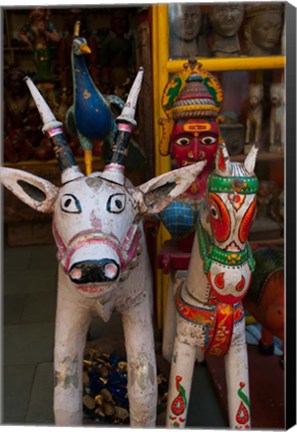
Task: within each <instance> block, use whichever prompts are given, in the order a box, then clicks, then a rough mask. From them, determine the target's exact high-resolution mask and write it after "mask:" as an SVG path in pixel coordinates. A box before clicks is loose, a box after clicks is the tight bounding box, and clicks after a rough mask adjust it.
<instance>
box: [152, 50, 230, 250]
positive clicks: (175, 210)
mask: <svg viewBox="0 0 297 432" xmlns="http://www.w3.org/2000/svg"><path fill="white" fill-rule="evenodd" d="M222 100H223V92H222V89H221V87H220V84H219V82H218V81H217V80H216V78H215V77H214V76H213V75H212V74H210V73H209V72H207V71H206V70H204V69H202V67H201V64H200V63H197V60H196V59H195V58H192V59H190V60H189V61H188V63H187V64H185V66H184V69H183V71H182V72H180V73H177V74H176V75H174V76H173V77H172V78H171V79H170V81H169V82H168V83H167V85H166V87H165V88H164V91H163V96H162V106H163V110H164V111H165V113H166V115H167V118H166V119H161V120H160V123H161V124H162V127H163V134H162V139H161V142H160V153H161V155H162V156H167V155H168V154H169V153H170V152H171V155H172V157H173V159H174V161H175V163H176V165H177V166H178V167H182V166H186V165H190V164H192V163H194V162H197V161H202V160H204V161H206V165H205V167H204V169H203V171H202V172H201V173H200V175H199V178H197V179H196V180H195V181H194V183H193V184H192V185H191V187H190V188H189V189H188V190H187V191H186V192H185V193H184V194H183V195H181V196H180V197H179V198H178V200H176V201H174V202H173V203H172V204H171V205H170V206H169V207H168V208H167V210H164V211H163V212H161V213H160V214H159V217H160V219H161V220H162V222H163V224H164V225H165V227H166V228H167V229H168V231H169V233H170V234H171V236H172V238H173V239H185V238H186V237H188V236H189V234H192V233H193V232H194V230H195V224H196V220H197V217H198V214H199V208H200V205H201V202H202V200H203V198H204V195H205V193H206V182H207V178H208V175H209V173H210V171H211V170H212V169H213V167H214V160H215V155H216V151H217V148H218V144H219V137H220V132H219V112H220V108H221V104H222ZM190 247H191V245H190Z"/></svg>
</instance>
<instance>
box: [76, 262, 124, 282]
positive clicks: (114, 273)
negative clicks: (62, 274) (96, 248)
mask: <svg viewBox="0 0 297 432" xmlns="http://www.w3.org/2000/svg"><path fill="white" fill-rule="evenodd" d="M119 274H120V266H119V265H118V264H117V262H116V261H115V260H113V259H108V258H106V259H101V260H87V261H80V262H76V263H74V264H73V265H72V266H71V268H70V270H69V276H70V279H71V280H72V282H74V283H75V284H77V285H82V284H88V283H92V284H94V283H103V282H113V281H115V280H116V279H117V278H118V277H119Z"/></svg>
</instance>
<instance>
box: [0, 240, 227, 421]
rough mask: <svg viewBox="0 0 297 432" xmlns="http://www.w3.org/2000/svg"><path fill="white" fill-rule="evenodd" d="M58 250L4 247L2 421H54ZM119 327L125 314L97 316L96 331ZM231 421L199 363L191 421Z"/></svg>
mask: <svg viewBox="0 0 297 432" xmlns="http://www.w3.org/2000/svg"><path fill="white" fill-rule="evenodd" d="M55 253H56V249H55V247H54V246H30V247H7V246H4V248H3V253H2V266H3V268H2V273H1V274H2V275H3V279H2V312H3V318H2V324H3V327H2V336H3V337H2V341H3V344H2V368H1V371H2V380H1V382H2V386H1V387H2V395H1V400H2V413H1V423H2V424H10V425H29V424H31V425H53V424H54V416H53V410H52V407H53V345H54V320H55V308H56V277H57V271H56V258H55ZM119 331H122V330H121V323H120V317H119V316H118V315H117V314H115V315H114V316H113V317H112V319H111V321H110V322H109V323H107V324H105V323H103V322H102V323H101V321H99V319H96V320H94V322H93V323H92V325H91V328H90V335H91V337H92V339H96V338H98V337H100V338H101V337H109V338H112V335H115V336H118V333H119ZM202 395H203V396H202ZM226 425H227V424H226V420H225V415H224V413H223V412H222V410H221V407H220V406H219V403H218V398H217V396H216V394H215V393H214V389H213V386H212V383H211V380H210V377H209V373H208V370H207V368H206V367H201V366H200V367H199V366H196V367H195V371H194V380H193V388H192V394H191V400H190V407H189V415H188V426H189V427H195V428H196V427H197V428H200V427H202V428H203V427H204V428H206V427H211V428H222V427H226ZM160 426H161V427H162V422H161V423H160Z"/></svg>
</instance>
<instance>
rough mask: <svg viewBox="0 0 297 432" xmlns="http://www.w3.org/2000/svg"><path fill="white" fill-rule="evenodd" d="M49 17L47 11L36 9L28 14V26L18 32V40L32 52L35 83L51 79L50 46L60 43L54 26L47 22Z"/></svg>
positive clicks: (51, 56) (51, 54) (51, 55)
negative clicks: (35, 68) (35, 72)
mask: <svg viewBox="0 0 297 432" xmlns="http://www.w3.org/2000/svg"><path fill="white" fill-rule="evenodd" d="M49 17H50V11H49V9H45V8H41V7H36V8H34V9H33V10H32V11H31V12H30V15H29V22H28V24H25V25H24V26H23V27H22V28H21V30H20V32H19V38H20V40H21V41H22V42H24V44H25V45H26V46H27V47H28V48H29V49H30V50H32V51H33V56H34V61H35V64H36V67H37V74H36V75H35V76H34V79H35V81H46V80H49V79H52V78H53V73H52V70H51V63H52V58H53V53H52V45H53V44H57V43H58V42H60V39H61V38H60V35H59V33H58V32H57V31H56V28H55V26H54V24H53V23H52V22H50V21H49Z"/></svg>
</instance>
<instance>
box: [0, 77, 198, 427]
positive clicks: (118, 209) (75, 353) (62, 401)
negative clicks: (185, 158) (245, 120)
mask: <svg viewBox="0 0 297 432" xmlns="http://www.w3.org/2000/svg"><path fill="white" fill-rule="evenodd" d="M142 75H143V70H140V71H139V73H138V75H137V77H136V79H135V82H134V83H133V86H132V89H131V92H130V94H129V96H128V100H127V102H126V105H125V107H124V109H123V111H122V113H121V115H120V116H119V117H118V118H117V120H116V121H117V129H118V130H117V135H116V137H115V142H114V145H113V156H112V159H111V162H110V163H109V164H108V165H107V166H105V169H104V171H103V172H96V173H93V174H91V175H89V176H84V175H83V174H82V173H81V172H80V170H79V167H78V166H77V165H76V162H75V160H74V157H73V155H72V153H71V150H70V147H69V146H68V145H67V144H66V142H65V140H64V137H63V132H62V129H61V126H62V125H61V123H59V122H57V121H56V119H55V117H54V116H53V114H52V112H51V111H50V109H49V107H48V105H47V104H46V103H45V101H44V99H43V98H42V96H41V95H40V93H39V92H38V90H37V89H36V87H35V86H34V84H33V83H32V81H31V80H30V79H29V78H27V79H26V80H27V81H26V82H27V85H28V87H29V89H30V91H31V94H32V96H33V98H34V100H35V103H36V105H37V107H38V110H39V112H40V114H41V117H42V120H43V123H44V126H43V132H44V133H46V134H47V135H48V136H49V138H50V140H51V143H52V145H53V148H54V151H55V154H56V157H57V159H58V162H59V166H60V169H61V171H62V186H61V187H59V188H58V187H56V186H55V185H53V184H52V183H50V182H49V181H47V180H45V179H43V178H40V177H37V176H35V175H32V174H30V173H28V172H24V171H21V170H16V169H10V168H1V182H2V183H3V184H4V185H5V186H6V187H7V188H8V189H9V190H11V192H12V193H14V194H15V195H16V196H17V197H18V198H19V199H21V200H22V201H23V202H24V203H26V204H28V205H29V206H30V207H32V208H33V209H35V210H37V211H40V212H44V213H51V214H52V215H53V234H54V238H55V241H56V245H57V249H58V254H57V256H58V260H59V272H58V301H57V312H56V330H55V332H56V333H55V351H54V368H55V390H54V413H55V422H56V424H57V425H79V424H81V422H82V370H83V354H84V346H85V341H86V335H87V331H88V327H89V324H90V320H91V317H92V315H94V314H97V315H99V316H100V317H101V318H102V319H103V321H105V322H106V321H108V320H109V318H110V316H111V313H112V312H113V311H114V310H116V311H119V312H120V313H121V314H122V322H123V328H124V334H125V345H126V352H127V358H128V397H129V405H130V424H131V426H134V427H149V426H154V425H155V419H156V404H157V380H156V364H155V350H154V338H153V326H152V316H151V312H152V302H151V300H152V277H151V271H150V266H149V260H148V254H147V250H146V245H145V240H144V234H143V229H142V225H141V223H140V222H141V217H142V216H143V215H145V214H154V213H157V212H159V211H160V210H162V209H163V208H164V207H166V206H167V205H168V204H169V203H170V202H171V201H172V200H173V199H175V198H176V197H177V196H178V195H179V194H181V193H183V192H184V191H185V190H186V189H187V188H188V187H189V185H190V184H191V183H192V182H193V181H194V180H195V178H196V176H197V175H198V174H199V172H200V171H201V170H202V169H203V167H204V163H203V162H200V163H197V164H195V165H193V166H189V167H186V168H183V169H178V170H175V171H172V172H169V173H166V174H164V175H161V176H159V177H156V178H154V179H152V180H150V181H148V182H146V183H144V184H142V185H141V186H138V187H133V186H132V185H131V184H129V182H128V181H127V180H126V179H125V177H124V164H125V158H126V154H127V146H128V143H129V138H130V135H131V131H132V128H133V126H134V125H135V120H134V115H135V109H136V101H137V97H138V93H139V91H140V87H141V81H142Z"/></svg>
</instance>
